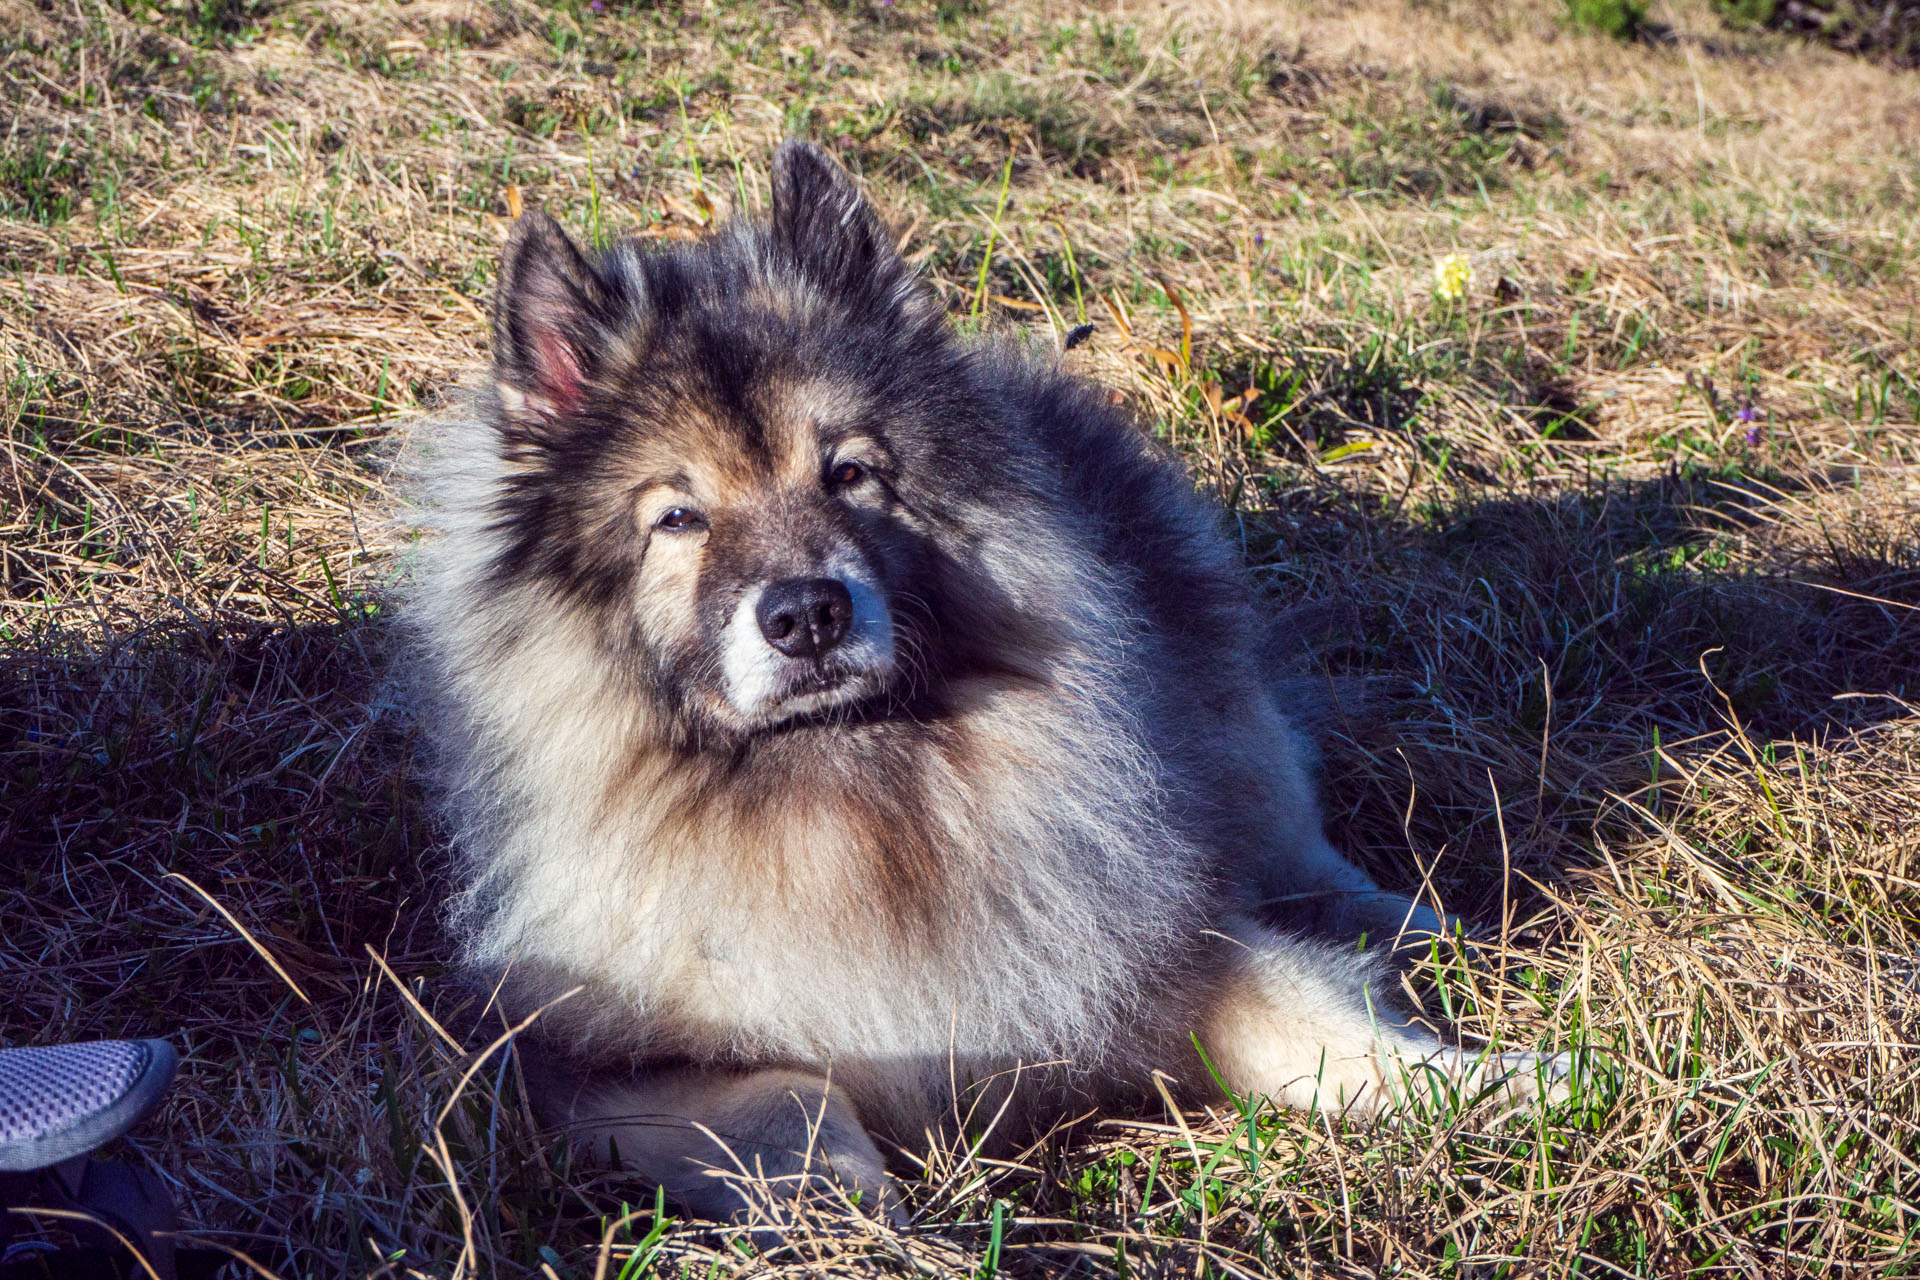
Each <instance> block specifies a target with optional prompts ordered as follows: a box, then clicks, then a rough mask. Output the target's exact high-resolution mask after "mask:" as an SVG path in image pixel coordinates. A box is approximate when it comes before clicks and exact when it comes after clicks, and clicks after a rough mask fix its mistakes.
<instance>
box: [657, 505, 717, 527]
mask: <svg viewBox="0 0 1920 1280" xmlns="http://www.w3.org/2000/svg"><path fill="white" fill-rule="evenodd" d="M653 523H654V527H655V528H658V529H667V530H671V531H673V532H676V533H677V532H683V531H686V530H689V529H698V528H700V527H701V526H703V525H705V524H706V521H705V520H703V519H701V517H700V513H699V512H698V511H690V510H688V509H687V508H686V507H674V508H673V509H671V510H670V511H668V512H667V513H666V514H665V515H662V516H661V517H660V518H659V519H658V520H655V521H654V522H653Z"/></svg>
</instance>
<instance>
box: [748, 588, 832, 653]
mask: <svg viewBox="0 0 1920 1280" xmlns="http://www.w3.org/2000/svg"><path fill="white" fill-rule="evenodd" d="M754 613H755V615H756V616H757V617H758V618H759V620H760V634H761V635H763V636H765V637H766V638H767V643H768V644H770V645H772V646H773V647H774V648H776V649H778V650H779V651H780V652H782V653H784V654H786V655H787V656H788V657H789V658H817V657H819V656H820V655H821V654H823V653H825V652H826V651H827V650H829V649H831V648H833V646H835V645H837V644H839V643H840V641H841V640H842V639H843V638H845V636H846V634H847V627H848V626H849V625H850V624H851V623H852V622H853V597H852V596H851V595H849V594H847V584H846V583H844V582H842V581H840V580H839V579H838V578H789V579H787V580H786V581H785V582H776V583H774V584H773V585H772V586H770V587H768V588H767V589H766V590H765V591H763V592H761V593H760V604H759V607H758V608H756V609H755V610H754Z"/></svg>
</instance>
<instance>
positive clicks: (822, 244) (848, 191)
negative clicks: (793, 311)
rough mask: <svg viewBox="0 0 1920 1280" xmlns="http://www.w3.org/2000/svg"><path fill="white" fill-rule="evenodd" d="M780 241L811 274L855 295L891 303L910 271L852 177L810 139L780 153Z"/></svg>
mask: <svg viewBox="0 0 1920 1280" xmlns="http://www.w3.org/2000/svg"><path fill="white" fill-rule="evenodd" d="M773 243H774V248H775V250H776V251H777V252H778V253H779V254H780V255H781V256H782V257H784V258H786V259H787V261H789V262H790V263H792V264H793V265H794V266H796V267H798V268H799V270H800V271H801V272H802V273H803V274H804V275H806V276H808V277H809V278H811V279H813V280H814V281H816V282H817V283H819V284H821V285H823V286H825V287H827V288H830V289H834V290H836V291H839V292H841V293H842V294H844V295H846V296H848V297H850V298H860V297H865V298H869V299H871V300H872V301H875V302H885V301H888V300H890V299H891V298H893V297H894V296H895V294H896V287H897V286H898V285H899V283H900V282H901V279H902V277H903V275H904V273H905V264H904V263H903V262H902V261H901V260H900V254H899V251H898V250H897V249H896V248H895V247H894V243H893V238H892V237H891V236H889V235H888V234H887V230H886V228H885V227H883V226H881V225H880V218H879V216H878V215H877V214H875V213H874V211H873V206H872V205H870V204H868V203H867V198H866V197H865V196H863V195H861V194H860V188H859V187H857V186H855V185H854V181H853V178H852V176H851V175H850V174H848V173H847V171H846V170H845V169H842V168H841V167H840V165H839V163H838V162H837V161H835V160H834V159H833V158H832V157H831V156H829V155H828V154H827V153H826V152H824V151H822V150H821V149H820V148H819V147H816V146H814V145H813V144H812V143H810V142H798V141H789V142H783V143H781V144H780V149H779V150H778V151H776V152H774V153H773Z"/></svg>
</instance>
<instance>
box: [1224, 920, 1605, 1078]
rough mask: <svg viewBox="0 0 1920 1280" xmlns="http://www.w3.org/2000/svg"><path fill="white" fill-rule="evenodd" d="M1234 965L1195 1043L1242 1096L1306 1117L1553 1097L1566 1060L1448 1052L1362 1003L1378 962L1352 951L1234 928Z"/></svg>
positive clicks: (1371, 1003)
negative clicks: (1457, 1100)
mask: <svg viewBox="0 0 1920 1280" xmlns="http://www.w3.org/2000/svg"><path fill="white" fill-rule="evenodd" d="M1231 936H1232V938H1233V940H1234V942H1235V943H1237V944H1238V945H1237V946H1235V947H1233V948H1232V949H1231V951H1230V953H1229V960H1228V964H1229V968H1228V970H1227V971H1226V972H1224V973H1223V974H1222V975H1221V986H1220V989H1219V991H1218V992H1217V993H1216V996H1215V998H1214V1000H1213V1002H1212V1004H1211V1006H1210V1008H1209V1011H1208V1014H1207V1016H1206V1017H1205V1019H1204V1021H1203V1024H1202V1027H1201V1030H1200V1032H1199V1040H1200V1044H1201V1047H1202V1048H1203V1049H1204V1050H1205V1051H1206V1053H1207V1059H1208V1062H1210V1063H1211V1064H1212V1067H1213V1069H1214V1070H1215V1071H1217V1072H1218V1073H1219V1075H1220V1078H1221V1080H1222V1082H1224V1083H1225V1084H1226V1086H1227V1087H1228V1088H1229V1089H1232V1090H1233V1091H1234V1092H1235V1093H1237V1094H1246V1095H1252V1096H1256V1097H1267V1098H1271V1099H1272V1100H1273V1101H1274V1102H1277V1103H1280V1104H1281V1105H1284V1106H1288V1107H1294V1108H1299V1109H1306V1108H1309V1107H1314V1106H1318V1107H1322V1108H1328V1109H1349V1110H1352V1111H1354V1112H1356V1113H1358V1114H1361V1115H1373V1114H1377V1113H1379V1112H1380V1111H1382V1110H1385V1109H1387V1108H1389V1107H1391V1106H1394V1105H1397V1104H1403V1103H1406V1102H1407V1101H1409V1100H1411V1099H1412V1098H1415V1097H1429V1098H1433V1097H1440V1096H1443V1095H1444V1092H1445V1091H1447V1090H1453V1091H1457V1092H1459V1093H1460V1094H1463V1095H1465V1096H1467V1097H1472V1096H1475V1095H1477V1094H1479V1093H1480V1092H1481V1091H1483V1090H1485V1089H1488V1088H1495V1089H1497V1090H1498V1091H1499V1093H1501V1094H1502V1095H1504V1096H1505V1098H1506V1099H1507V1100H1508V1101H1510V1102H1527V1101H1531V1100H1534V1099H1536V1098H1539V1097H1541V1096H1546V1097H1549V1098H1551V1097H1558V1096H1561V1095H1562V1094H1563V1093H1564V1091H1565V1084H1564V1082H1565V1079H1566V1077H1567V1075H1568V1074H1569V1070H1570V1063H1569V1062H1568V1060H1567V1059H1566V1058H1564V1057H1555V1056H1553V1055H1543V1054H1534V1053H1501V1054H1493V1053H1476V1052H1475V1051H1473V1050H1470V1049H1461V1048H1457V1047H1453V1046H1449V1045H1446V1044H1443V1043H1442V1042H1441V1041H1440V1040H1439V1039H1438V1038H1437V1037H1435V1036H1433V1035H1432V1034H1430V1033H1428V1032H1426V1031H1424V1030H1422V1029H1420V1028H1418V1027H1416V1026H1413V1025H1410V1024H1407V1023H1404V1022H1402V1021H1400V1020H1399V1019H1397V1018H1395V1017H1394V1016H1393V1015H1392V1013H1391V1011H1390V1010H1389V1009H1387V1008H1386V1007H1385V1006H1384V1003H1383V1002H1381V1003H1376V1002H1374V1001H1373V1000H1371V999H1370V997H1369V991H1368V982H1369V980H1370V979H1372V978H1373V977H1374V976H1375V975H1376V973H1378V972H1379V970H1378V969H1377V967H1376V966H1374V965H1372V964H1370V963H1369V962H1368V961H1367V960H1365V959H1364V958H1362V957H1360V956H1358V955H1356V954H1354V953H1353V952H1352V951H1351V950H1350V949H1346V950H1342V949H1336V948H1333V947H1330V946H1325V945H1322V944H1319V943H1314V942H1309V941H1305V940H1303V939H1300V938H1295V937H1291V936H1288V935H1285V934H1279V933H1275V932H1273V931H1271V930H1268V929H1266V928H1264V927H1262V926H1259V925H1255V924H1245V925H1240V926H1236V927H1235V928H1234V929H1233V930H1232V933H1231Z"/></svg>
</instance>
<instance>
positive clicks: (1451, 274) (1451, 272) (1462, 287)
mask: <svg viewBox="0 0 1920 1280" xmlns="http://www.w3.org/2000/svg"><path fill="white" fill-rule="evenodd" d="M1472 284H1473V264H1472V263H1471V262H1468V261H1467V255H1466V254H1464V253H1450V254H1448V255H1447V256H1446V257H1444V258H1442V259H1440V260H1439V261H1438V262H1436V263H1434V264H1433V296H1434V297H1435V298H1437V299H1439V300H1440V301H1441V302H1458V301H1459V300H1460V299H1462V298H1464V297H1466V296H1467V289H1468V287H1469V286H1470V285H1472Z"/></svg>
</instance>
